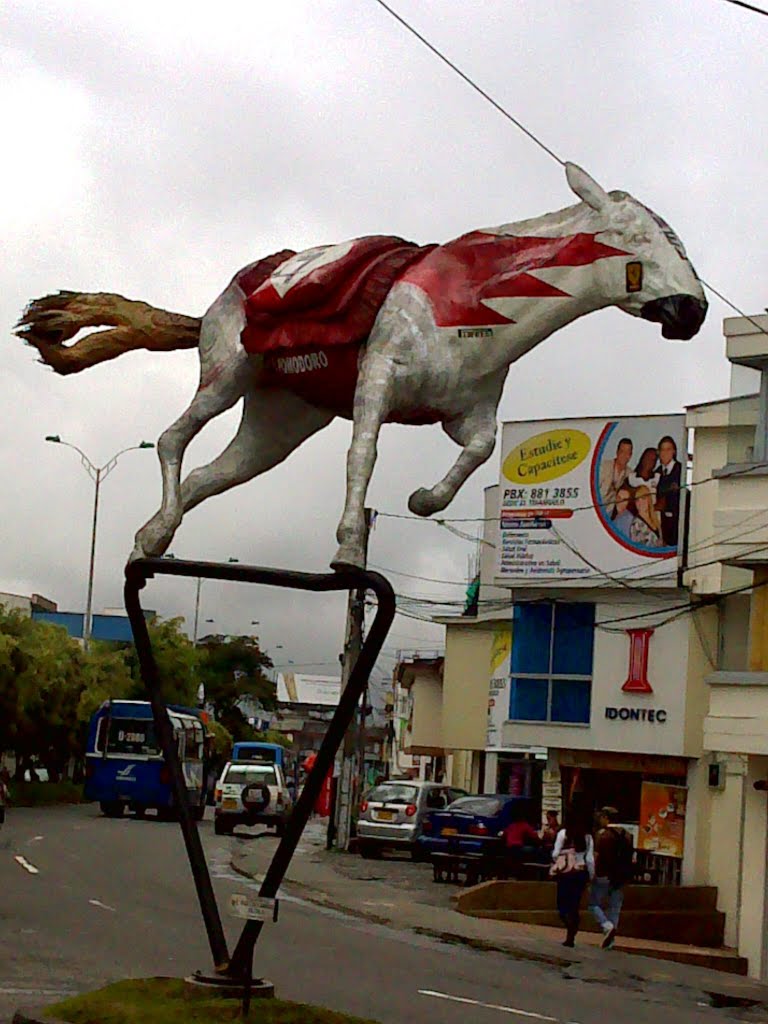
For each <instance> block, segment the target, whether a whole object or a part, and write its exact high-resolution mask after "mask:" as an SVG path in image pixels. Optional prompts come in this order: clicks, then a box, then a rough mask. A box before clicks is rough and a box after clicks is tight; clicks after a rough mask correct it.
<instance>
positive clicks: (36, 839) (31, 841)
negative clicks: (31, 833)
mask: <svg viewBox="0 0 768 1024" xmlns="http://www.w3.org/2000/svg"><path fill="white" fill-rule="evenodd" d="M41 839H45V836H35V837H34V838H33V839H28V840H27V846H29V845H30V843H39V842H40V840H41Z"/></svg>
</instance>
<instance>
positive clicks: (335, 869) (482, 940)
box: [231, 820, 768, 1020]
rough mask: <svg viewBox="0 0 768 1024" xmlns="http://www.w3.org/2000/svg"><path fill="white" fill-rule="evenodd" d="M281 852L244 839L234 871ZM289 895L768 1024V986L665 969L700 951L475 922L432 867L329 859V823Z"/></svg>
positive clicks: (290, 877) (300, 858) (304, 858)
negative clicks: (570, 945) (568, 944)
mask: <svg viewBox="0 0 768 1024" xmlns="http://www.w3.org/2000/svg"><path fill="white" fill-rule="evenodd" d="M276 845H277V843H276V840H275V839H274V838H273V837H272V836H266V835H265V836H264V837H255V836H254V837H253V838H251V837H249V836H247V835H243V836H242V837H241V836H237V837H235V840H234V843H233V847H232V854H231V863H232V868H233V869H234V870H235V871H236V872H238V873H239V874H242V875H246V876H248V877H250V878H256V879H258V878H259V877H260V876H261V875H263V873H264V871H265V870H266V868H267V866H268V865H269V862H270V860H271V859H272V855H273V853H274V851H275V849H276ZM284 887H285V890H286V892H289V893H292V894H295V895H297V896H301V897H302V898H303V899H305V900H307V901H308V902H312V903H316V904H319V905H321V906H325V907H329V908H331V909H334V910H340V911H343V912H345V913H348V914H351V915H353V916H356V917H360V918H364V919H365V920H369V921H372V922H374V923H377V924H381V925H387V926H389V927H391V928H395V929H404V930H410V931H413V932H416V933H418V934H420V935H426V936H430V937H433V938H436V939H439V940H441V941H444V942H448V943H455V944H463V945H467V946H471V947H473V948H475V949H486V950H492V951H496V952H501V953H504V954H505V955H507V956H510V957H513V958H515V959H518V960H531V961H534V962H536V963H539V964H545V965H549V966H551V967H552V968H553V969H557V970H559V971H561V972H562V974H563V976H564V977H567V978H574V979H579V980H581V981H587V982H595V983H603V984H608V985H621V986H622V987H627V986H630V987H632V988H637V987H638V986H640V987H646V986H650V985H652V986H653V987H654V989H657V988H659V987H661V988H664V987H667V988H669V989H670V991H671V990H672V989H674V990H675V992H676V993H677V994H678V995H679V994H681V990H688V992H689V994H691V995H692V996H693V997H695V998H696V1000H697V1001H699V1002H701V1003H705V1004H706V1005H711V1006H720V1007H723V1006H732V1007H739V1006H740V1007H745V1008H746V1007H754V1010H753V1011H752V1012H757V1013H759V1014H760V1016H759V1017H753V1016H752V1014H751V1013H750V1011H748V1010H747V1014H748V1015H749V1016H747V1017H746V1018H745V1019H762V1020H765V1019H766V1016H765V1012H764V1011H766V1010H768V985H763V984H760V983H759V982H756V981H753V980H751V979H749V978H744V977H740V976H738V975H733V974H728V973H724V972H722V971H716V970H710V969H707V968H703V967H698V966H692V965H691V964H688V963H677V962H672V961H669V960H667V959H659V957H666V956H669V955H675V954H678V955H679V954H681V953H682V955H685V954H686V953H692V954H695V953H696V952H697V951H696V949H695V948H694V947H687V946H672V945H669V944H667V943H658V942H650V941H645V940H641V939H623V940H619V939H617V942H616V947H615V948H614V949H613V950H611V951H610V952H608V951H604V950H602V949H601V948H600V941H601V936H600V935H597V934H591V933H587V932H585V933H580V934H579V937H578V940H577V947H576V949H565V948H563V946H562V945H561V942H562V938H563V933H562V932H561V931H560V930H559V929H554V928H540V927H537V926H534V925H525V924H518V923H512V922H505V921H492V920H482V919H479V918H472V917H467V916H465V915H463V914H459V913H458V912H457V911H456V910H455V909H453V897H455V895H456V894H457V893H458V892H460V891H461V890H460V889H458V888H457V887H456V886H453V885H445V884H443V885H436V884H435V883H434V882H433V881H432V869H431V867H430V865H428V864H414V863H412V862H411V861H410V860H409V859H402V857H401V856H399V855H398V856H392V857H391V858H386V859H382V860H378V861H371V860H363V859H362V858H361V857H359V856H357V855H355V854H346V853H340V852H337V851H330V852H329V851H326V849H325V826H324V824H323V823H322V822H321V821H319V820H318V821H313V822H310V823H309V824H308V826H307V829H306V832H305V834H304V837H303V838H302V841H301V843H300V845H299V847H298V849H297V851H296V854H295V856H294V859H293V862H292V864H291V867H290V869H289V871H288V874H287V876H286V881H285V886H284ZM700 952H702V953H703V952H706V953H708V954H712V953H713V952H715V953H716V952H717V951H713V950H706V951H703V950H702V951H700ZM638 954H639V955H638ZM758 1008H759V1009H758Z"/></svg>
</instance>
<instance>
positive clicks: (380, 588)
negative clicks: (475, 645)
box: [125, 558, 395, 987]
mask: <svg viewBox="0 0 768 1024" xmlns="http://www.w3.org/2000/svg"><path fill="white" fill-rule="evenodd" d="M157 575H162V576H191V577H197V578H203V579H217V580H231V581H233V582H237V583H257V584H261V585H262V586H272V587H286V588H288V589H291V590H308V591H312V592H314V593H329V592H332V591H337V590H338V591H341V590H356V589H363V590H371V591H373V593H374V594H375V595H376V597H377V599H378V608H377V611H376V617H375V618H374V620H373V623H372V624H371V628H370V630H369V632H368V636H367V638H366V640H365V643H364V644H363V647H362V649H361V651H360V656H359V657H358V659H357V661H356V662H355V665H354V667H353V669H352V672H351V675H350V677H349V681H348V683H347V686H346V687H345V689H344V691H343V693H342V694H341V699H340V700H339V704H338V706H337V708H336V711H335V713H334V715H333V718H332V720H331V722H330V724H329V726H328V730H327V732H326V734H325V736H324V738H323V742H322V745H321V747H320V750H319V751H318V754H317V759H316V761H315V764H314V766H313V768H312V771H311V772H310V773H309V775H308V776H307V780H306V783H305V785H304V788H303V790H302V792H301V795H300V796H299V799H298V800H297V801H296V804H295V806H294V808H293V812H292V814H291V816H290V818H289V819H288V822H287V824H286V828H285V832H284V834H283V837H282V839H281V840H280V843H279V845H278V847H277V850H276V851H275V855H274V857H273V858H272V862H271V864H270V866H269V868H268V870H267V873H266V875H265V877H264V881H263V882H262V884H261V888H260V890H259V895H260V896H264V897H267V898H270V899H274V898H275V896H276V895H277V892H278V890H279V888H280V884H281V882H282V881H283V878H284V877H285V873H286V871H287V870H288V866H289V865H290V862H291V858H292V857H293V854H294V852H295V850H296V847H297V846H298V844H299V840H300V839H301V836H302V833H303V831H304V826H305V825H306V823H307V821H308V820H309V816H310V814H311V813H312V808H313V807H314V804H315V801H316V800H317V798H318V796H319V795H320V790H321V789H322V785H323V782H324V780H325V777H326V776H327V774H328V772H329V771H330V770H331V769H332V767H333V763H334V759H335V757H336V752H337V751H338V749H339V747H340V746H341V743H342V741H343V739H344V735H345V733H346V731H347V729H348V727H349V725H350V723H351V722H352V720H353V718H354V715H355V711H356V709H357V705H358V701H359V700H360V697H361V695H362V694H363V692H364V691H365V689H366V687H367V685H368V679H369V677H370V674H371V672H372V670H373V667H374V665H375V663H376V659H377V658H378V656H379V653H380V652H381V648H382V647H383V645H384V641H385V640H386V637H387V633H388V632H389V628H390V626H391V625H392V621H393V619H394V617H395V595H394V591H393V590H392V587H391V585H390V583H389V581H388V580H387V579H385V578H384V577H383V576H381V575H380V574H379V573H376V572H368V571H367V570H364V569H353V568H349V569H343V570H340V571H338V572H332V573H306V572H293V571H290V570H286V569H270V568H264V567H260V566H252V565H240V564H231V563H219V562H197V561H185V560H181V559H164V558H140V559H137V560H136V561H133V562H129V563H128V565H127V566H126V569H125V577H126V579H125V607H126V610H127V612H128V617H129V619H130V622H131V628H132V630H133V638H134V642H135V644H136V652H137V655H138V659H139V666H140V669H141V676H142V679H143V680H144V683H145V685H146V687H147V690H148V693H149V699H150V703H151V705H152V714H153V717H154V720H155V728H156V730H157V735H158V739H159V741H160V747H161V749H162V752H163V757H164V759H165V763H166V765H167V767H168V770H169V772H170V775H171V783H172V787H173V793H174V797H175V800H176V805H177V809H178V813H179V822H180V826H181V831H182V835H183V837H184V844H185V846H186V850H187V857H188V858H189V866H190V868H191V870H192V877H193V879H194V882H195V889H196V891H197V898H198V901H199V903H200V911H201V913H202V916H203V921H204V923H205V928H206V932H207V934H208V943H209V945H210V948H211V956H212V957H213V964H214V969H215V970H216V972H217V973H218V974H219V975H221V976H228V977H231V978H232V979H233V980H238V981H241V982H242V983H243V984H244V985H245V986H246V987H250V985H249V982H250V978H251V972H252V964H253V951H254V947H255V945H256V943H257V941H258V939H259V935H260V934H261V928H262V922H261V921H246V923H245V926H244V928H243V930H242V933H241V935H240V938H239V940H238V942H237V946H236V947H235V950H234V952H233V954H232V956H231V957H230V955H229V951H228V949H227V941H226V937H225V935H224V928H223V926H222V923H221V916H220V914H219V909H218V905H217V903H216V896H215V894H214V891H213V886H212V884H211V876H210V873H209V871H208V865H207V863H206V860H205V853H204V851H203V846H202V842H201V840H200V835H199V833H198V831H197V824H196V822H195V820H194V819H193V817H192V813H191V811H190V808H189V805H188V803H187V791H186V784H185V782H184V776H183V773H182V768H181V762H180V761H179V755H178V750H177V749H176V745H175V743H174V739H173V729H172V728H171V723H170V719H169V718H168V712H167V710H166V706H165V700H164V698H163V694H162V680H161V679H160V677H159V674H158V670H157V663H156V662H155V658H154V655H153V653H152V645H151V643H150V639H149V631H148V629H147V622H146V619H145V618H144V613H143V610H142V608H141V602H140V600H139V592H140V591H141V590H142V589H143V588H144V587H145V586H146V582H147V580H148V579H152V578H153V577H154V576H157Z"/></svg>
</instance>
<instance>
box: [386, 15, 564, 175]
mask: <svg viewBox="0 0 768 1024" xmlns="http://www.w3.org/2000/svg"><path fill="white" fill-rule="evenodd" d="M376 3H377V4H378V5H379V6H380V7H383V8H384V10H385V11H387V13H388V14H391V15H392V17H393V18H394V19H395V20H396V21H399V22H400V24H401V25H402V26H403V27H404V28H406V29H407V30H408V31H409V32H410V33H411V35H414V36H415V37H416V38H417V39H418V40H419V42H420V43H422V44H423V45H424V46H426V47H427V49H428V50H431V51H432V53H434V55H435V56H436V57H439V58H440V60H441V61H442V62H443V63H444V64H447V65H448V67H449V68H450V69H451V70H452V71H454V72H455V73H456V74H457V75H458V76H459V77H460V78H463V79H464V81H465V82H466V83H467V85H468V86H470V87H471V88H472V89H474V90H475V92H477V93H479V94H480V95H481V96H482V97H483V99H484V100H487V102H488V103H490V104H491V106H492V107H495V108H496V110H498V112H499V113H500V114H502V115H503V116H504V117H506V119H507V120H508V121H511V122H512V124H513V125H514V126H515V127H516V128H519V129H520V131H521V132H523V134H525V135H527V136H528V138H529V139H531V141H532V142H535V143H536V145H537V146H540V147H541V149H543V150H544V152H545V153H546V154H547V155H548V156H551V157H552V159H553V160H557V162H558V163H559V164H560V166H561V167H565V160H561V158H560V157H559V156H558V155H557V153H555V151H554V150H552V149H550V148H549V146H547V145H546V144H545V143H543V142H542V141H541V139H540V138H538V136H536V135H534V133H533V132H532V131H530V129H528V128H526V127H525V125H524V124H522V123H521V122H520V121H518V120H517V118H516V117H513V116H512V114H510V112H509V111H508V110H507V109H506V108H505V107H502V105H501V104H500V103H497V102H496V100H495V99H494V98H493V96H491V95H489V93H487V92H486V91H485V89H482V88H481V87H480V86H479V85H478V84H477V82H475V81H474V79H472V78H470V77H469V75H468V74H466V73H465V72H464V71H462V70H461V68H460V67H459V66H458V65H457V64H454V62H453V61H452V60H450V59H449V58H448V57H446V56H445V54H444V53H443V52H442V51H441V50H438V48H437V47H436V46H434V45H433V44H432V43H430V41H429V40H428V39H426V38H425V37H424V36H423V35H422V34H421V32H419V31H418V30H417V29H415V28H414V27H413V25H411V24H410V23H409V22H407V21H406V20H405V18H403V17H402V15H400V14H398V13H397V11H395V10H393V9H392V8H391V7H390V6H389V4H386V3H384V0H376Z"/></svg>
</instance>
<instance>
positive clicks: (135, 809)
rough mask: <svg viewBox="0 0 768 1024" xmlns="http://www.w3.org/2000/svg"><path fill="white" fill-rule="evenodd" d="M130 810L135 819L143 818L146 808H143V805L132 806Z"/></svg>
mask: <svg viewBox="0 0 768 1024" xmlns="http://www.w3.org/2000/svg"><path fill="white" fill-rule="evenodd" d="M132 810H133V813H134V814H135V815H136V817H137V818H143V817H144V815H145V814H146V813H147V808H146V807H145V806H144V804H134V805H133V808H132Z"/></svg>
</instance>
